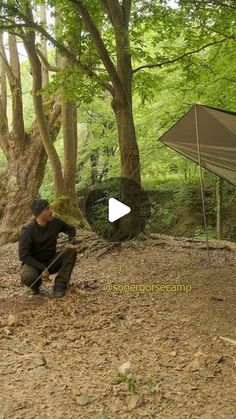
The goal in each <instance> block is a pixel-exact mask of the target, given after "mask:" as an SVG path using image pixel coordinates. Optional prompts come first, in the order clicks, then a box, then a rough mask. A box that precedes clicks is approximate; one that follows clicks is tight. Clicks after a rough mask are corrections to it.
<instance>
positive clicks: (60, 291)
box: [53, 285, 66, 298]
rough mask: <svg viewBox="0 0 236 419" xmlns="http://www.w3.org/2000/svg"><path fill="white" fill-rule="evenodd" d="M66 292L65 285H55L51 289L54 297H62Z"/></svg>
mask: <svg viewBox="0 0 236 419" xmlns="http://www.w3.org/2000/svg"><path fill="white" fill-rule="evenodd" d="M65 293H66V287H65V286H64V285H55V286H54V289H53V297H54V298H62V297H64V295H65Z"/></svg>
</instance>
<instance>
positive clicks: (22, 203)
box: [0, 131, 47, 244]
mask: <svg viewBox="0 0 236 419" xmlns="http://www.w3.org/2000/svg"><path fill="white" fill-rule="evenodd" d="M9 154H10V155H9V159H8V167H7V173H6V178H7V184H6V186H7V188H6V190H7V195H6V206H5V208H4V214H3V218H2V221H1V228H0V243H1V244H3V243H7V242H12V241H15V240H17V237H18V234H19V229H20V226H21V225H22V224H23V223H24V222H26V221H27V220H28V219H29V217H30V208H29V206H30V203H31V202H32V201H33V200H34V199H36V198H37V195H38V190H39V188H40V186H41V184H42V181H43V176H44V170H45V165H46V160H47V159H46V154H45V151H44V148H43V145H42V142H41V139H40V136H39V132H37V131H36V132H34V133H32V134H31V136H29V142H28V144H27V145H26V146H25V149H24V152H23V154H21V156H20V158H19V156H17V155H16V152H15V149H11V151H10V153H9Z"/></svg>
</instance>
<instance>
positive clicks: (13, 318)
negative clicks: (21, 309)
mask: <svg viewBox="0 0 236 419" xmlns="http://www.w3.org/2000/svg"><path fill="white" fill-rule="evenodd" d="M18 324H19V320H18V319H17V317H16V316H14V315H13V314H9V316H8V319H7V325H8V326H9V327H13V326H17V325H18Z"/></svg>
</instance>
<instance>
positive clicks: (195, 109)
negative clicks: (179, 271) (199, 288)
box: [194, 105, 211, 265]
mask: <svg viewBox="0 0 236 419" xmlns="http://www.w3.org/2000/svg"><path fill="white" fill-rule="evenodd" d="M194 111H195V125H196V139H197V152H198V167H199V179H200V186H201V196H202V210H203V219H204V229H205V236H206V246H207V254H208V263H209V265H211V258H210V249H209V241H208V233H207V220H206V208H205V198H204V187H203V176H202V162H201V152H200V141H199V126H198V114H197V105H195V106H194Z"/></svg>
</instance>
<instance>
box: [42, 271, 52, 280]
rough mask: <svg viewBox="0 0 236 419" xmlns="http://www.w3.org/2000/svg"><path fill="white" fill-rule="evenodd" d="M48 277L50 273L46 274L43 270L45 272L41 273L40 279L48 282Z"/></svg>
mask: <svg viewBox="0 0 236 419" xmlns="http://www.w3.org/2000/svg"><path fill="white" fill-rule="evenodd" d="M49 276H50V273H49V272H48V270H47V269H45V271H43V272H42V278H43V279H46V281H47V280H49Z"/></svg>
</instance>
